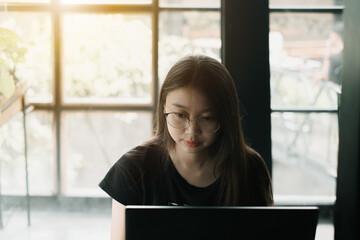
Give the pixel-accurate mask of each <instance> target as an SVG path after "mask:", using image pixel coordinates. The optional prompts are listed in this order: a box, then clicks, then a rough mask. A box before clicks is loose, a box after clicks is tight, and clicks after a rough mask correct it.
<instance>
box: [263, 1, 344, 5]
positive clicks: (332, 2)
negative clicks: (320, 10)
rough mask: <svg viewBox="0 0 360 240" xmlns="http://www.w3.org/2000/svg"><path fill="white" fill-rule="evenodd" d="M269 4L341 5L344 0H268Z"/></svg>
mask: <svg viewBox="0 0 360 240" xmlns="http://www.w3.org/2000/svg"><path fill="white" fill-rule="evenodd" d="M269 3H270V5H293V6H294V5H301V6H316V5H320V6H321V5H323V6H325V5H343V4H344V0H269Z"/></svg>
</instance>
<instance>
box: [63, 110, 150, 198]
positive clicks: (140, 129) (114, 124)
mask: <svg viewBox="0 0 360 240" xmlns="http://www.w3.org/2000/svg"><path fill="white" fill-rule="evenodd" d="M63 117H64V125H63V134H64V135H63V142H62V143H63V144H62V153H63V154H62V166H63V168H62V170H63V176H62V178H63V182H62V184H63V191H64V194H66V195H84V196H88V195H99V196H104V195H103V192H102V191H100V189H99V188H98V184H99V182H100V181H101V179H102V178H103V177H104V176H105V174H106V172H107V171H108V170H109V169H110V167H111V166H112V165H113V164H114V163H115V162H116V161H117V160H118V159H119V158H120V156H121V155H122V154H124V153H125V152H127V151H129V150H130V149H131V148H133V147H135V146H137V145H139V144H141V143H142V142H144V141H146V140H148V139H149V138H150V137H151V136H152V124H151V123H152V114H150V113H144V112H91V113H88V112H77V113H71V112H68V113H66V114H65V115H64V116H63Z"/></svg>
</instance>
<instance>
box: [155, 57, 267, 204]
mask: <svg viewBox="0 0 360 240" xmlns="http://www.w3.org/2000/svg"><path fill="white" fill-rule="evenodd" d="M185 86H191V87H193V88H195V89H197V90H198V91H201V92H202V93H203V94H204V95H205V96H206V97H207V98H208V99H209V100H210V101H211V104H212V106H213V108H214V111H215V114H216V116H217V118H218V119H219V121H220V124H221V127H220V129H219V131H220V132H219V134H218V138H217V140H216V141H215V143H214V145H212V146H211V151H213V153H214V158H215V168H214V173H215V172H220V173H221V176H220V178H221V184H220V189H219V202H221V203H222V204H223V205H225V206H237V205H253V202H254V201H253V196H252V195H253V194H251V193H252V192H253V190H252V189H250V188H251V187H250V186H251V184H250V182H249V174H251V173H249V171H248V169H249V167H248V164H249V163H248V159H249V156H248V155H249V147H248V146H247V145H246V144H245V141H244V137H243V131H242V126H241V115H240V106H239V100H238V95H237V92H236V88H235V85H234V81H233V79H232V77H231V75H230V73H229V72H228V70H227V69H226V68H225V66H224V65H222V64H221V63H220V62H218V61H217V60H215V59H213V58H210V57H207V56H202V55H198V56H187V57H185V58H182V59H180V60H179V61H178V62H177V63H175V65H173V67H172V68H171V69H170V71H169V72H168V74H167V76H166V78H165V81H164V83H163V85H162V88H161V91H160V96H159V101H158V106H157V113H156V120H157V121H156V124H157V126H156V134H155V138H154V139H153V140H152V141H150V142H149V143H148V144H150V145H152V146H154V145H158V144H159V143H160V145H162V147H163V149H165V150H169V149H171V148H173V147H174V145H175V143H174V141H173V139H172V138H171V136H170V134H169V131H168V129H167V124H166V119H165V116H164V113H163V106H164V104H165V101H166V97H167V95H168V94H169V92H171V91H173V90H175V89H178V88H181V87H185ZM154 143H156V144H154ZM264 191H266V190H264ZM262 194H264V195H265V194H266V193H265V192H264V193H262ZM270 201H271V200H270V199H269V203H268V204H271V203H270Z"/></svg>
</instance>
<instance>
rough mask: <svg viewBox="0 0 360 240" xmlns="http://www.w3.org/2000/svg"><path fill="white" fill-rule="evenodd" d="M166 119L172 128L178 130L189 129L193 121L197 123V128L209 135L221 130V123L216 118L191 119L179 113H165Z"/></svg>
mask: <svg viewBox="0 0 360 240" xmlns="http://www.w3.org/2000/svg"><path fill="white" fill-rule="evenodd" d="M165 117H166V120H167V122H168V123H169V124H170V126H172V127H173V128H177V129H184V128H187V127H188V126H189V125H190V122H191V121H195V123H196V126H197V127H198V128H199V129H200V130H201V131H203V132H207V133H214V132H216V131H217V130H219V128H220V123H219V121H218V120H217V119H216V118H214V117H198V118H193V119H190V117H189V116H187V115H185V114H182V113H177V112H170V113H165Z"/></svg>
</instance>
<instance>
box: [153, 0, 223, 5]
mask: <svg viewBox="0 0 360 240" xmlns="http://www.w3.org/2000/svg"><path fill="white" fill-rule="evenodd" d="M159 3H160V6H178V7H220V0H196V1H194V0H159Z"/></svg>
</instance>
